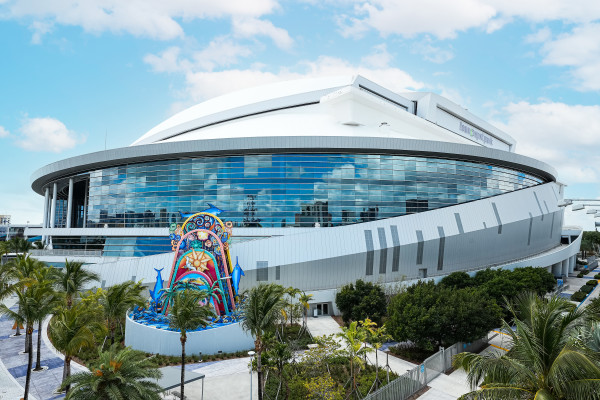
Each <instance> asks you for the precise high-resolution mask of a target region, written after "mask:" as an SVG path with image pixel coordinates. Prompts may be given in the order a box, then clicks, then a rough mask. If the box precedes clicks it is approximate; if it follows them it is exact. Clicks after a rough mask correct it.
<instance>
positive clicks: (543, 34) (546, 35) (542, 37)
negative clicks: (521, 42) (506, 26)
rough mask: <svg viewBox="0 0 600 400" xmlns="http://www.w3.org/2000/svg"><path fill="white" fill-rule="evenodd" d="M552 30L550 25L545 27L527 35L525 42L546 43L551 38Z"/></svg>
mask: <svg viewBox="0 0 600 400" xmlns="http://www.w3.org/2000/svg"><path fill="white" fill-rule="evenodd" d="M551 37H552V31H551V30H550V28H548V27H544V28H542V29H540V30H539V31H537V32H534V33H532V34H531V35H527V36H525V43H544V42H547V41H548V40H550V38H551Z"/></svg>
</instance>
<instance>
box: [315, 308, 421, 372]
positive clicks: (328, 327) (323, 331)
mask: <svg viewBox="0 0 600 400" xmlns="http://www.w3.org/2000/svg"><path fill="white" fill-rule="evenodd" d="M307 326H308V330H309V331H310V333H311V335H312V336H313V337H317V336H324V335H331V334H337V333H341V332H342V328H340V326H339V325H338V323H337V322H335V320H334V319H333V318H331V317H330V316H320V317H317V318H314V317H313V318H308V321H307ZM336 340H337V341H338V342H340V343H341V339H338V338H336ZM377 358H378V360H379V366H382V367H384V366H385V364H386V359H387V360H388V364H389V366H390V369H391V370H392V371H393V372H395V373H396V374H398V375H402V374H404V373H405V372H406V371H410V370H411V369H413V368H414V367H416V366H417V364H413V363H411V362H408V361H405V360H402V359H400V358H398V357H394V356H393V355H391V354H389V353H385V352H383V351H381V350H377ZM367 361H368V362H369V364H372V365H375V354H374V353H372V352H371V353H369V355H368V356H367Z"/></svg>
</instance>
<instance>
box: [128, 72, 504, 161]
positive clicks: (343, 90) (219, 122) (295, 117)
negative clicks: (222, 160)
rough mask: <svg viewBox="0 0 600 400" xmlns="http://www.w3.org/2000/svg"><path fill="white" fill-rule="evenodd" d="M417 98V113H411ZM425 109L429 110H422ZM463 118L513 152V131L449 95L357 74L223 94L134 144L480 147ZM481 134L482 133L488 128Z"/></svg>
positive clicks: (501, 146) (189, 110)
mask: <svg viewBox="0 0 600 400" xmlns="http://www.w3.org/2000/svg"><path fill="white" fill-rule="evenodd" d="M424 96H425V97H424ZM425 99H426V100H427V101H425ZM417 101H418V102H419V107H418V112H419V114H418V116H417V115H414V112H415V104H416V102H417ZM421 103H423V105H421ZM440 109H441V110H443V112H440V111H439V110H440ZM424 110H425V111H427V112H428V113H427V114H423V112H424ZM440 114H443V116H444V118H445V119H444V120H439V121H438V120H437V119H436V118H437V116H438V115H440ZM461 115H462V116H461ZM448 118H450V119H448ZM454 119H456V121H454ZM460 121H464V122H466V123H469V121H476V123H475V124H473V125H472V126H474V127H475V129H479V128H478V127H483V128H482V129H481V130H482V131H483V132H486V133H490V132H493V133H492V135H493V136H494V137H495V139H489V138H488V139H489V142H490V143H493V141H494V140H496V139H500V140H496V143H493V144H492V145H488V144H489V143H488V144H484V145H486V147H494V148H498V149H500V150H510V149H511V146H513V145H514V139H512V138H511V137H510V136H508V135H506V134H505V133H503V132H501V131H499V130H497V129H496V128H494V127H492V126H491V125H489V124H487V123H485V121H482V120H480V119H478V118H477V117H476V116H474V115H472V114H470V113H468V111H467V110H465V109H463V108H461V107H459V106H458V105H456V104H454V103H452V102H450V101H449V100H447V99H443V98H441V97H440V96H437V95H434V94H427V93H424V94H423V93H409V94H406V95H405V96H401V95H399V94H397V93H394V92H392V91H390V90H388V89H385V88H384V87H381V86H379V85H377V84H375V83H373V82H371V81H369V80H367V79H365V78H363V77H361V76H358V75H357V76H342V77H327V78H318V79H303V80H295V81H287V82H278V83H273V84H270V85H265V86H259V87H253V88H249V89H244V90H240V91H237V92H233V93H229V94H226V95H223V96H219V97H216V98H214V99H211V100H208V101H205V102H203V103H200V104H197V105H195V106H193V107H190V108H188V109H186V110H184V111H181V112H180V113H178V114H176V115H174V116H172V117H171V118H169V119H167V120H166V121H164V122H162V123H160V124H159V125H157V126H156V127H154V128H152V129H151V130H150V131H148V132H147V133H146V134H145V135H143V136H142V137H141V138H139V139H138V140H136V141H135V142H134V143H133V144H132V146H135V145H142V144H151V143H164V142H179V141H186V140H207V139H224V138H242V137H243V138H247V137H272V136H314V135H317V136H340V137H355V136H362V137H394V138H409V139H419V140H434V141H442V142H452V143H464V144H471V145H482V143H477V141H476V140H474V139H473V138H472V137H469V134H465V133H464V132H462V133H461V132H460V131H458V130H457V128H456V127H454V125H456V126H457V127H458V126H461V127H462V128H461V129H462V130H463V131H467V128H468V129H471V128H472V126H471V125H468V126H467V125H464V124H462V123H461V124H460V125H458V122H460ZM471 131H472V130H471ZM471 131H469V132H471ZM477 133H478V134H479V135H480V136H481V135H485V134H486V133H481V132H477ZM470 136H473V134H472V133H471V135H470ZM490 138H491V136H490Z"/></svg>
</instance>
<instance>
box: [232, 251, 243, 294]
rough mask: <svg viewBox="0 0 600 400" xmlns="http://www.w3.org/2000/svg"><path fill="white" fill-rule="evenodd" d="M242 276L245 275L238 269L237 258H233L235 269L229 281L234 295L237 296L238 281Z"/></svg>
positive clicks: (240, 268)
mask: <svg viewBox="0 0 600 400" xmlns="http://www.w3.org/2000/svg"><path fill="white" fill-rule="evenodd" d="M242 276H246V274H244V271H242V267H240V264H239V263H238V258H237V257H236V258H235V268H234V269H233V272H232V273H231V280H232V283H233V289H234V290H235V293H236V294H239V291H238V288H239V286H240V279H241V278H242Z"/></svg>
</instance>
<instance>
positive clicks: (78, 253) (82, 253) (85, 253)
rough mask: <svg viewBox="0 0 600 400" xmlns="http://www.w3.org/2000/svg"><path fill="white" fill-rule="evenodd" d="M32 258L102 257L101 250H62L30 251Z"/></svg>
mask: <svg viewBox="0 0 600 400" xmlns="http://www.w3.org/2000/svg"><path fill="white" fill-rule="evenodd" d="M30 253H31V255H32V256H38V257H39V256H69V257H74V256H75V257H102V250H63V249H44V250H31V251H30Z"/></svg>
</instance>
